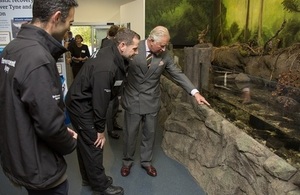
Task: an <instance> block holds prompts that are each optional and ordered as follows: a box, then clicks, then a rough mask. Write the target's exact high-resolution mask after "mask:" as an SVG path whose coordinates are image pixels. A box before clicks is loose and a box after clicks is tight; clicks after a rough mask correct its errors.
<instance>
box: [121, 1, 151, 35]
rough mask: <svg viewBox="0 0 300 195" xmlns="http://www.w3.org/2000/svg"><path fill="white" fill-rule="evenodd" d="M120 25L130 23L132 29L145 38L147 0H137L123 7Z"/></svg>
mask: <svg viewBox="0 0 300 195" xmlns="http://www.w3.org/2000/svg"><path fill="white" fill-rule="evenodd" d="M120 22H121V23H120V24H126V23H130V28H131V29H132V30H134V31H135V32H137V33H138V34H139V35H140V36H141V39H144V38H145V0H136V1H133V2H130V3H127V4H125V5H122V6H121V9H120Z"/></svg>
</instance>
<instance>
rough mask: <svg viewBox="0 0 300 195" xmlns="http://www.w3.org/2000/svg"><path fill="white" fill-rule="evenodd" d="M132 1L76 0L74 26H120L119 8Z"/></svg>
mask: <svg viewBox="0 0 300 195" xmlns="http://www.w3.org/2000/svg"><path fill="white" fill-rule="evenodd" d="M131 1H133V0H77V2H78V4H79V6H78V7H77V8H76V10H75V18H74V19H75V21H74V24H75V25H76V24H79V25H81V24H106V23H107V22H114V23H116V24H120V6H121V5H124V4H126V3H128V2H131Z"/></svg>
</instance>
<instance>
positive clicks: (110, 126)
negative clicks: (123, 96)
mask: <svg viewBox="0 0 300 195" xmlns="http://www.w3.org/2000/svg"><path fill="white" fill-rule="evenodd" d="M118 108H119V98H118V96H116V97H115V98H114V99H112V100H111V101H110V102H109V105H108V108H107V111H106V128H107V132H112V131H113V130H114V123H115V122H116V120H117V119H116V118H117V114H118Z"/></svg>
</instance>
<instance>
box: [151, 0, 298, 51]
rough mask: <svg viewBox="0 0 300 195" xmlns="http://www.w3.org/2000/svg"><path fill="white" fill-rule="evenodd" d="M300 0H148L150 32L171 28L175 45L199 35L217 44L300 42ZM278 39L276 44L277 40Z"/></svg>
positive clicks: (188, 43) (186, 43)
mask: <svg viewBox="0 0 300 195" xmlns="http://www.w3.org/2000/svg"><path fill="white" fill-rule="evenodd" d="M299 12H300V0H201V1H200V0H164V1H161V0H147V1H146V35H147V34H148V33H149V31H150V30H151V29H152V28H153V27H155V26H156V25H164V26H166V27H167V28H168V29H169V30H170V34H171V42H172V44H173V45H174V46H179V47H180V46H193V45H195V44H197V43H198V36H199V34H201V33H203V32H205V31H206V30H207V29H208V32H207V33H206V34H205V38H206V41H208V42H211V43H213V45H214V46H221V45H230V44H234V43H249V44H250V45H251V46H252V45H259V46H266V44H270V41H273V45H274V44H276V46H277V47H287V46H290V45H292V44H294V43H296V42H299V41H300V31H299V30H300V22H299V16H300V13H299ZM275 42H276V43H275Z"/></svg>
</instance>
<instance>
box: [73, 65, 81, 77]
mask: <svg viewBox="0 0 300 195" xmlns="http://www.w3.org/2000/svg"><path fill="white" fill-rule="evenodd" d="M71 67H72V73H73V78H74V79H75V77H76V75H77V74H78V72H79V71H80V69H81V67H82V65H81V64H73V65H72V66H71Z"/></svg>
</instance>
